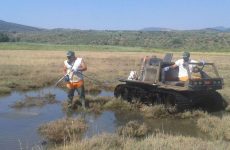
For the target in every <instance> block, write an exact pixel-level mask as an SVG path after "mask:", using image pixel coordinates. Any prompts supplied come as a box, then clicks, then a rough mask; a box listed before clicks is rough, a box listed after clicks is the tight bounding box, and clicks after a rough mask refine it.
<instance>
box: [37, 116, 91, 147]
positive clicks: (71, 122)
mask: <svg viewBox="0 0 230 150" xmlns="http://www.w3.org/2000/svg"><path fill="white" fill-rule="evenodd" d="M86 129H87V125H86V122H85V120H84V119H82V118H77V119H76V118H63V119H59V120H56V121H52V122H49V123H46V124H43V125H41V126H40V127H39V129H38V132H39V133H40V134H41V135H42V136H43V137H44V138H45V139H46V140H48V141H50V142H54V143H60V142H66V141H69V140H70V139H75V140H79V139H81V136H82V134H83V133H84V132H85V131H86Z"/></svg>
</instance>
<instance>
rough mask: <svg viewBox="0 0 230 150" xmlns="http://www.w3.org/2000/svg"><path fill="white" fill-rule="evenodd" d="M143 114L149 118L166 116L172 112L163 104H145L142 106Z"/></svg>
mask: <svg viewBox="0 0 230 150" xmlns="http://www.w3.org/2000/svg"><path fill="white" fill-rule="evenodd" d="M140 111H141V112H142V114H143V115H144V116H145V117H147V118H154V119H155V118H165V117H169V116H170V114H169V113H168V112H167V110H166V109H165V107H164V106H163V105H154V106H143V107H141V108H140Z"/></svg>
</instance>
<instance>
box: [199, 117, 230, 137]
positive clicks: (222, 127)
mask: <svg viewBox="0 0 230 150" xmlns="http://www.w3.org/2000/svg"><path fill="white" fill-rule="evenodd" d="M197 126H198V128H199V129H200V130H201V131H202V132H205V133H207V134H209V135H210V136H211V137H212V138H214V139H219V140H223V139H224V140H228V141H230V116H229V115H227V116H223V117H222V118H219V117H216V116H207V117H204V118H200V119H198V121H197Z"/></svg>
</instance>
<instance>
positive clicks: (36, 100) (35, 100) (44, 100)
mask: <svg viewBox="0 0 230 150" xmlns="http://www.w3.org/2000/svg"><path fill="white" fill-rule="evenodd" d="M58 102H59V101H57V100H56V99H55V95H54V94H51V93H48V94H45V95H44V96H40V95H39V96H36V97H32V96H26V97H25V99H23V100H20V101H16V102H15V103H14V104H12V105H11V106H10V107H12V108H24V107H34V106H39V107H41V106H44V105H46V104H54V103H58Z"/></svg>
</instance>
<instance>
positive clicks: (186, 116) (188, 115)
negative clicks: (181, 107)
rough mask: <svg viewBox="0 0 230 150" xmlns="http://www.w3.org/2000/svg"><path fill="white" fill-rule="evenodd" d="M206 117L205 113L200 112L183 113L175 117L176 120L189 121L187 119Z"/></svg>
mask: <svg viewBox="0 0 230 150" xmlns="http://www.w3.org/2000/svg"><path fill="white" fill-rule="evenodd" d="M207 115H208V113H207V112H204V111H201V110H194V111H185V112H183V113H178V114H176V115H175V117H176V118H181V119H189V118H201V117H206V116H207Z"/></svg>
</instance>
